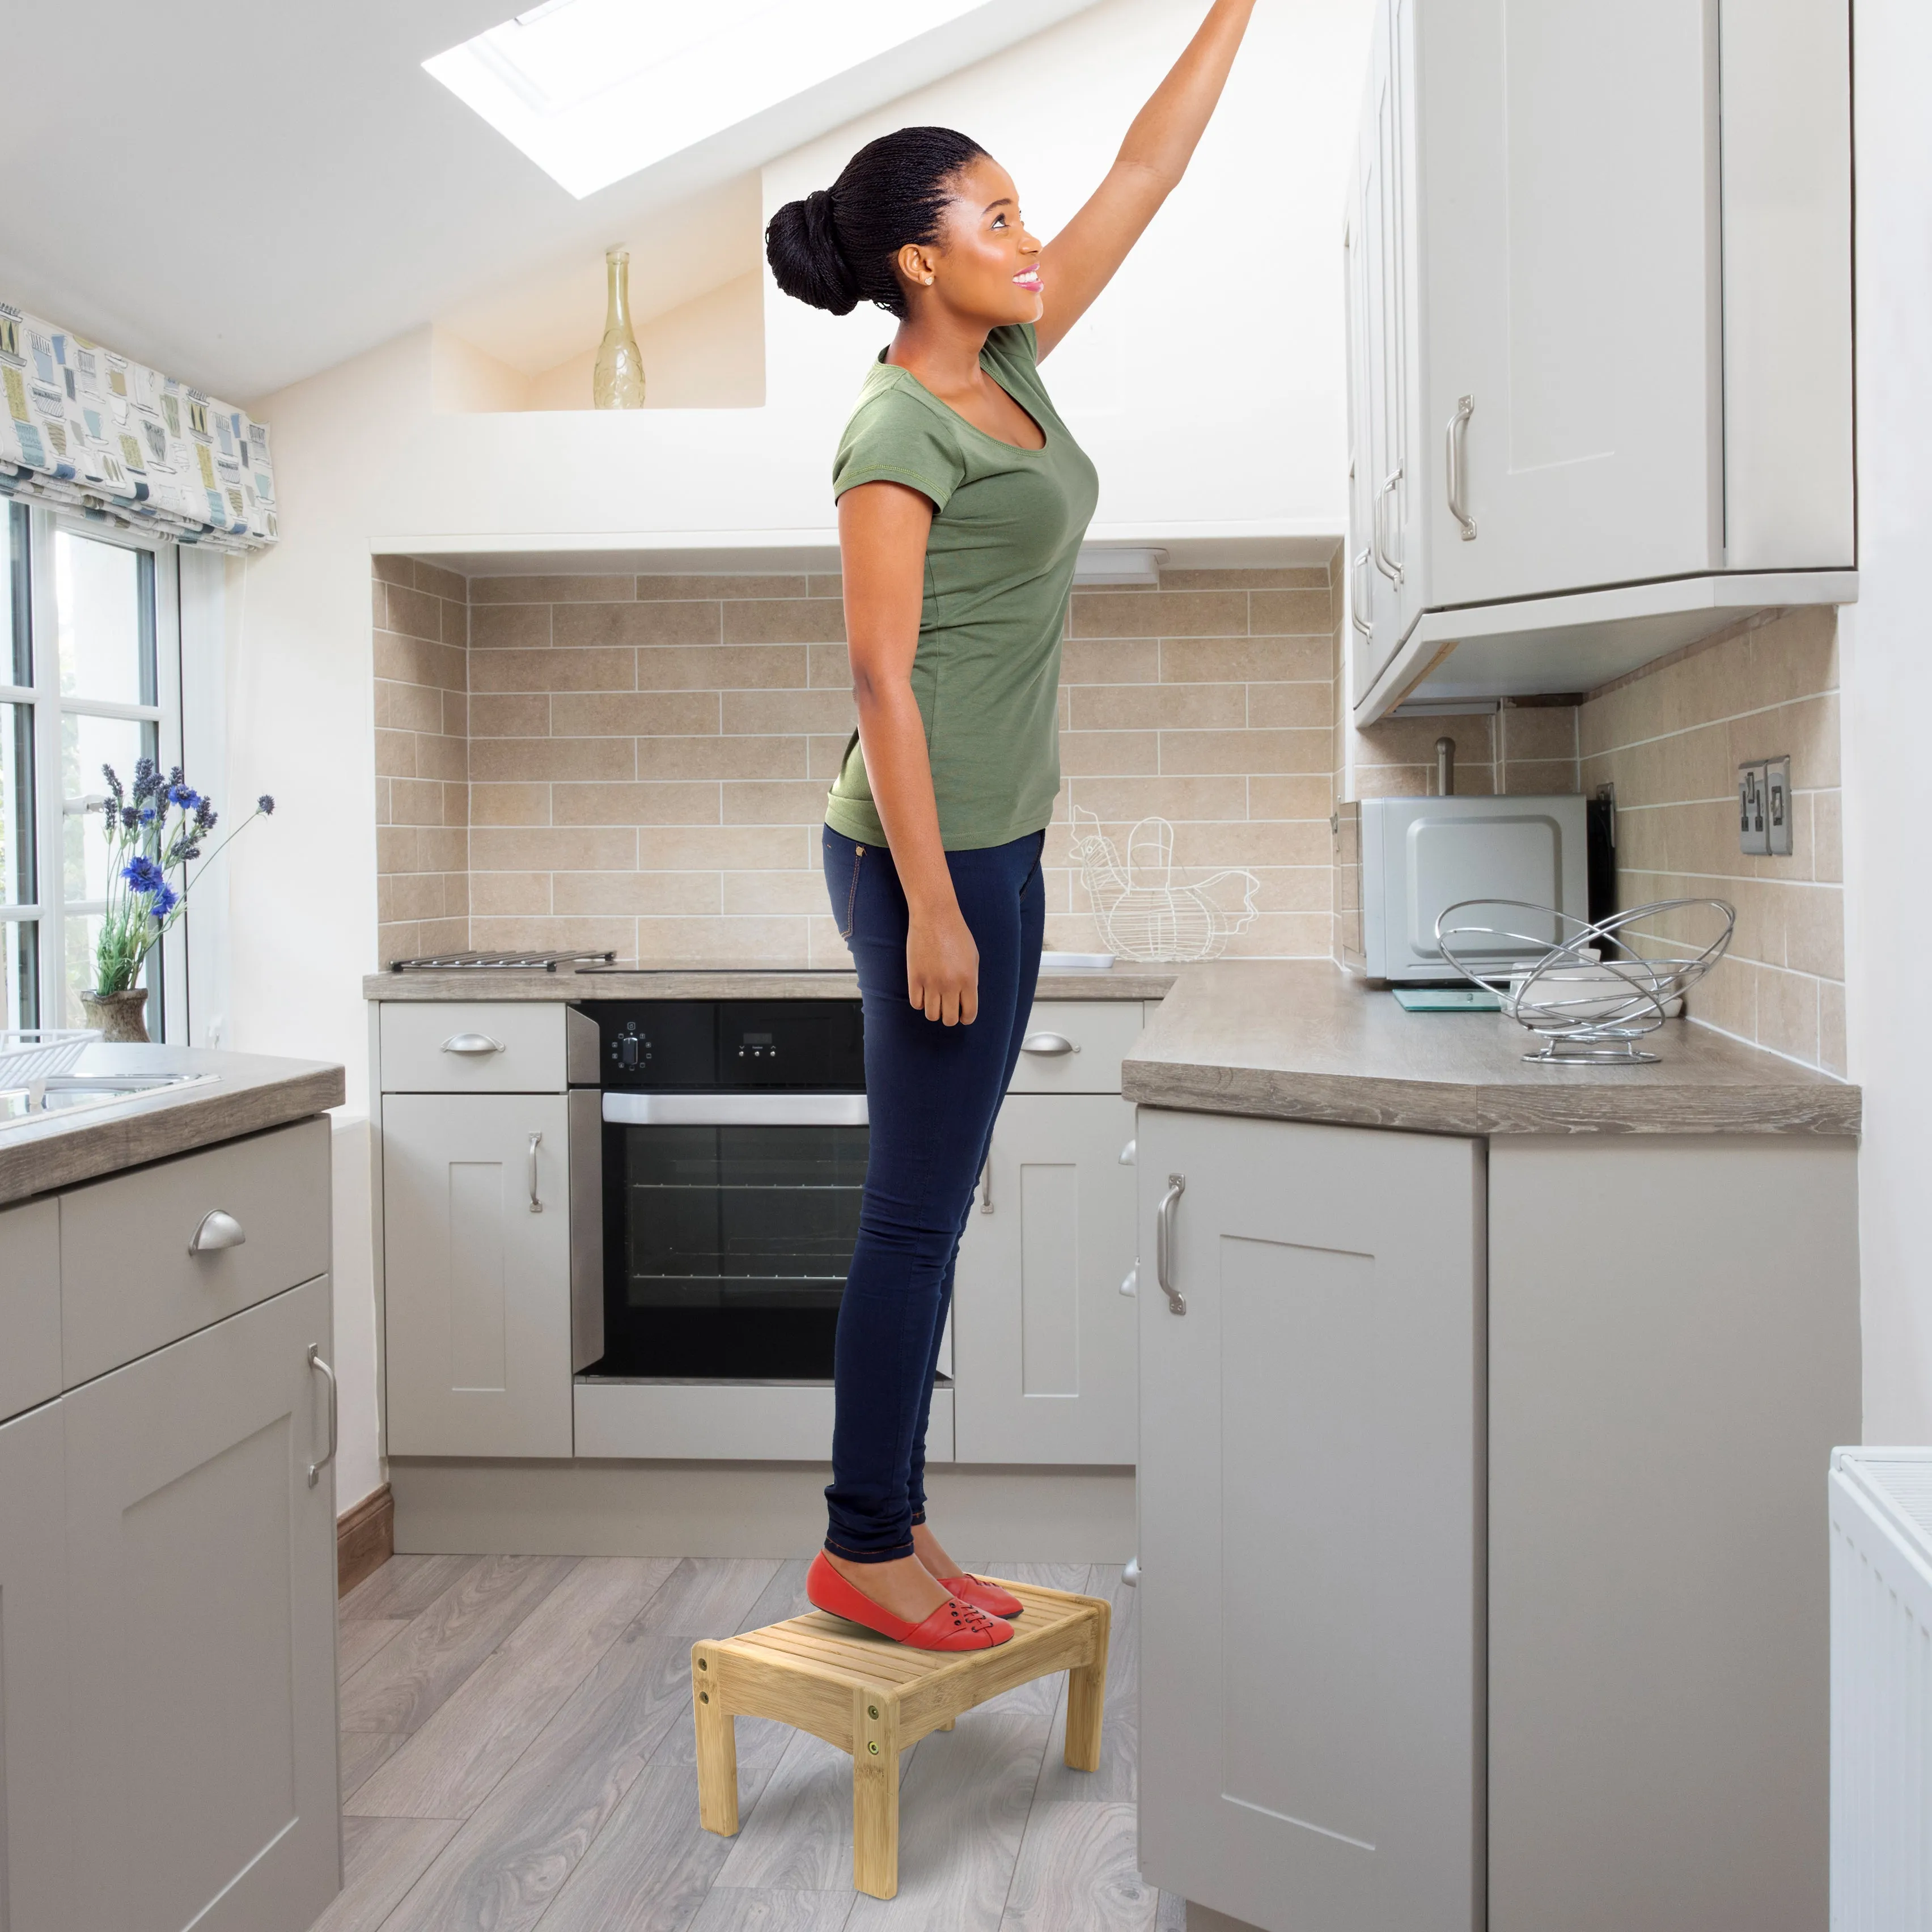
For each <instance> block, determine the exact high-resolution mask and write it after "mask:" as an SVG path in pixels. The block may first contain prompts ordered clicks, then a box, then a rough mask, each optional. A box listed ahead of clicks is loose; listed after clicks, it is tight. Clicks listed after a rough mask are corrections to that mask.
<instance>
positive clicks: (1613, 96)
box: [1400, 0, 1724, 607]
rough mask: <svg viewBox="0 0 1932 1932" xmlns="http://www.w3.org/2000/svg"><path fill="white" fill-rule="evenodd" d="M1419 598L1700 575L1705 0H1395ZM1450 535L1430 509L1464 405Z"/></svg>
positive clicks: (1706, 179) (1712, 51)
mask: <svg viewBox="0 0 1932 1932" xmlns="http://www.w3.org/2000/svg"><path fill="white" fill-rule="evenodd" d="M1400 31H1401V33H1402V34H1403V37H1406V38H1412V48H1413V58H1414V64H1415V86H1416V93H1417V98H1418V110H1417V115H1416V124H1417V130H1418V136H1419V148H1418V157H1417V158H1418V166H1417V169H1416V179H1417V183H1418V196H1419V200H1420V214H1421V255H1420V257H1419V260H1420V263H1421V272H1422V276H1423V280H1424V287H1423V290H1422V292H1421V293H1422V303H1421V314H1422V315H1423V316H1424V317H1425V318H1426V325H1427V341H1426V342H1425V344H1424V355H1423V358H1422V368H1423V371H1424V392H1425V394H1424V409H1423V413H1422V420H1421V428H1420V434H1419V437H1418V441H1419V443H1420V447H1419V448H1418V449H1417V450H1416V451H1415V452H1412V454H1413V455H1414V457H1415V462H1414V463H1413V464H1412V468H1413V469H1415V473H1416V476H1417V478H1418V484H1419V485H1420V486H1421V487H1420V490H1419V494H1420V495H1421V499H1422V505H1421V507H1422V509H1423V514H1424V518H1425V520H1426V523H1427V529H1428V532H1429V533H1430V540H1429V542H1428V544H1427V551H1428V571H1429V601H1430V605H1431V606H1432V607H1443V606H1445V605H1454V604H1468V603H1479V602H1484V601H1496V600H1505V599H1508V598H1520V597H1526V596H1531V595H1538V594H1540V593H1542V592H1550V591H1563V590H1575V589H1583V588H1586V587H1589V586H1598V585H1605V584H1616V583H1631V582H1634V581H1639V580H1645V579H1648V578H1652V577H1670V576H1673V575H1679V574H1688V573H1691V572H1694V571H1702V570H1708V569H1711V568H1716V567H1718V565H1719V564H1720V562H1721V543H1722V517H1723V507H1724V506H1723V479H1722V465H1721V454H1720V452H1721V382H1720V379H1719V376H1718V368H1719V344H1718V327H1719V320H1720V310H1721V302H1720V300H1719V293H1718V291H1719V286H1720V270H1719V262H1718V248H1719V235H1718V209H1717V180H1718V170H1717V166H1716V145H1715V144H1716V138H1717V126H1718V120H1717V112H1716V108H1717V95H1716V86H1717V66H1716V54H1717V7H1716V0H1622V4H1619V5H1616V6H1590V5H1581V4H1578V3H1577V0H1563V4H1552V0H1430V4H1429V5H1418V0H1400ZM1464 397H1467V398H1469V404H1470V410H1469V419H1468V422H1467V425H1466V428H1465V429H1464V430H1463V431H1462V432H1461V433H1460V434H1461V437H1462V440H1463V446H1464V451H1465V459H1464V460H1465V463H1466V472H1467V478H1468V487H1467V491H1466V509H1467V511H1468V514H1469V517H1470V519H1471V520H1472V523H1473V524H1474V526H1475V536H1474V537H1473V538H1470V539H1469V540H1465V538H1464V537H1463V532H1462V530H1461V529H1460V526H1458V524H1457V521H1456V520H1455V519H1454V517H1453V516H1452V515H1451V514H1450V508H1449V502H1448V490H1449V487H1450V477H1449V469H1448V440H1449V437H1448V433H1449V428H1450V425H1451V420H1452V419H1453V418H1454V416H1455V415H1456V413H1457V409H1458V406H1459V404H1460V400H1461V398H1464Z"/></svg>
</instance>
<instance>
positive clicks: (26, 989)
mask: <svg viewBox="0 0 1932 1932" xmlns="http://www.w3.org/2000/svg"><path fill="white" fill-rule="evenodd" d="M0 1002H4V1004H0V1026H4V1027H30V1026H38V1025H40V928H39V926H37V925H36V924H35V923H34V921H33V920H31V919H0Z"/></svg>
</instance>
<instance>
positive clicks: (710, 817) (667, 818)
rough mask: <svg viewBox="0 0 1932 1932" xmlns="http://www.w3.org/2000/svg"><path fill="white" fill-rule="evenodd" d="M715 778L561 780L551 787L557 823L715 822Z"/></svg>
mask: <svg viewBox="0 0 1932 1932" xmlns="http://www.w3.org/2000/svg"><path fill="white" fill-rule="evenodd" d="M550 820H551V823H553V824H556V825H632V826H643V825H715V824H716V823H718V786H717V784H716V783H715V781H711V782H706V781H702V780H700V781H697V782H694V783H685V784H559V785H553V786H552V787H550Z"/></svg>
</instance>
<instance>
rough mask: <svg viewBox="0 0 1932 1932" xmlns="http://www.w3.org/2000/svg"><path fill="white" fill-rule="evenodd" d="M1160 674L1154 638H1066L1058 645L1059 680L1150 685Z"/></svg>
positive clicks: (1064, 686)
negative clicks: (1064, 641)
mask: <svg viewBox="0 0 1932 1932" xmlns="http://www.w3.org/2000/svg"><path fill="white" fill-rule="evenodd" d="M1159 679H1160V640H1159V639H1158V638H1157V637H1101V638H1096V639H1092V640H1087V639H1082V638H1078V637H1070V638H1068V639H1067V641H1066V643H1064V644H1062V645H1061V647H1060V682H1061V688H1062V689H1063V690H1064V689H1066V688H1067V687H1068V686H1069V685H1082V684H1154V683H1156V682H1158V681H1159Z"/></svg>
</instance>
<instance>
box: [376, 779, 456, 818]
mask: <svg viewBox="0 0 1932 1932" xmlns="http://www.w3.org/2000/svg"><path fill="white" fill-rule="evenodd" d="M389 822H390V823H391V824H392V825H443V824H446V823H448V822H449V821H448V820H446V818H445V817H444V816H443V787H442V785H441V784H438V783H437V781H436V780H434V778H392V779H391V780H390V781H389Z"/></svg>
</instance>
